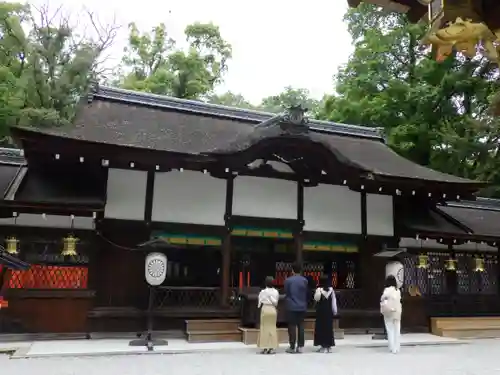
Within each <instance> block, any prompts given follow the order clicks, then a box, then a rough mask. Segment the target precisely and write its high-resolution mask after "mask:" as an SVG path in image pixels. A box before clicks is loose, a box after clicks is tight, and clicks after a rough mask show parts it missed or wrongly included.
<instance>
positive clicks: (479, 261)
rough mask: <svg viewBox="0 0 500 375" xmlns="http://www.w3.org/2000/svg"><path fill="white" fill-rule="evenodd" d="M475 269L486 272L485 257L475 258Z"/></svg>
mask: <svg viewBox="0 0 500 375" xmlns="http://www.w3.org/2000/svg"><path fill="white" fill-rule="evenodd" d="M474 263H475V267H474V271H475V272H484V259H483V258H480V257H476V258H474Z"/></svg>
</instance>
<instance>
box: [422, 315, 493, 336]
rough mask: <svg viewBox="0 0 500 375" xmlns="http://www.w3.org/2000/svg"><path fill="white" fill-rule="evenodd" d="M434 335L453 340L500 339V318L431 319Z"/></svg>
mask: <svg viewBox="0 0 500 375" xmlns="http://www.w3.org/2000/svg"><path fill="white" fill-rule="evenodd" d="M431 332H432V334H434V335H438V336H443V337H453V338H464V339H465V338H467V339H471V338H500V317H464V318H431Z"/></svg>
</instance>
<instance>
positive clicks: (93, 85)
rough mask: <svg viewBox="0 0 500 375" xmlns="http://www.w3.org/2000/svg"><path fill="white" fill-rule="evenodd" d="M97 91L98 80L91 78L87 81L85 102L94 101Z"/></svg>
mask: <svg viewBox="0 0 500 375" xmlns="http://www.w3.org/2000/svg"><path fill="white" fill-rule="evenodd" d="M98 92H99V81H97V80H95V79H93V80H91V81H90V83H89V89H88V92H87V103H88V104H91V103H92V102H93V101H94V95H95V94H97V93H98Z"/></svg>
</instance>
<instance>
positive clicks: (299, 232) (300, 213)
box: [294, 181, 304, 264]
mask: <svg viewBox="0 0 500 375" xmlns="http://www.w3.org/2000/svg"><path fill="white" fill-rule="evenodd" d="M303 231H304V184H303V183H302V181H298V182H297V228H296V229H295V233H294V242H295V243H294V245H295V262H297V263H300V264H302V263H303V262H304V257H303V248H304V238H303V237H304V235H303Z"/></svg>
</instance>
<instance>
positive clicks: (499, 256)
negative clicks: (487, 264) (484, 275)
mask: <svg viewBox="0 0 500 375" xmlns="http://www.w3.org/2000/svg"><path fill="white" fill-rule="evenodd" d="M496 271H497V294H498V295H500V246H497V270H496ZM498 312H500V304H499V305H498Z"/></svg>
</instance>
